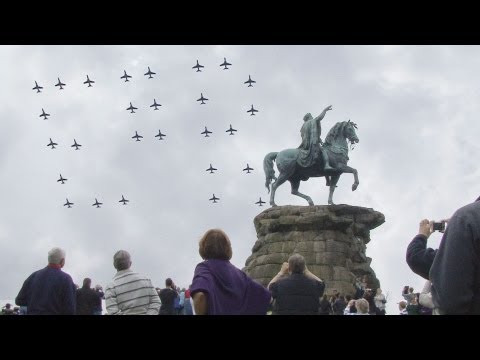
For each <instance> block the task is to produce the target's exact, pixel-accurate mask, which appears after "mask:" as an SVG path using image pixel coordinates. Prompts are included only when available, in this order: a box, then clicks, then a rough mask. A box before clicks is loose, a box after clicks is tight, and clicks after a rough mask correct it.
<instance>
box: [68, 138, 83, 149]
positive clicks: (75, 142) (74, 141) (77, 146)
mask: <svg viewBox="0 0 480 360" xmlns="http://www.w3.org/2000/svg"><path fill="white" fill-rule="evenodd" d="M80 146H82V145H80V144H77V140H75V139H73V145H72V146H70V147H74V148H75V150H78V148H79V147H80Z"/></svg>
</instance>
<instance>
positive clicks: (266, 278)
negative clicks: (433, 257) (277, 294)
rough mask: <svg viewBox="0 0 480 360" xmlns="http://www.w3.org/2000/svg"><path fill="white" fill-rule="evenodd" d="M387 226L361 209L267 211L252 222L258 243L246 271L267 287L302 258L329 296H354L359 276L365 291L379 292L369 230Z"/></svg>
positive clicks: (382, 218) (381, 217) (330, 207)
mask: <svg viewBox="0 0 480 360" xmlns="http://www.w3.org/2000/svg"><path fill="white" fill-rule="evenodd" d="M384 222H385V216H384V215H383V214H382V213H380V212H378V211H375V210H373V209H369V208H364V207H359V206H350V205H321V206H278V207H273V208H270V209H267V210H265V211H263V212H262V213H261V214H259V215H257V216H256V217H255V219H254V224H255V229H256V231H257V241H256V242H255V245H254V246H253V248H252V255H251V256H249V257H248V259H247V261H246V263H245V268H244V269H243V270H244V271H245V272H246V273H247V274H248V275H249V276H250V277H252V278H253V279H255V280H258V281H259V282H261V283H262V284H263V285H267V284H268V283H269V282H270V280H271V279H272V278H273V277H274V276H275V275H276V274H277V273H278V272H279V270H280V267H281V264H282V263H283V262H284V261H287V260H288V258H289V256H290V255H292V254H294V253H298V254H301V255H303V256H304V257H305V260H306V262H307V266H308V269H309V270H310V271H311V272H312V273H314V274H315V275H317V276H318V277H319V278H321V279H323V280H324V281H325V284H326V292H325V293H326V294H327V295H330V294H332V293H333V290H337V291H339V292H340V293H342V294H351V295H353V294H354V286H353V284H354V282H355V278H356V277H358V276H361V277H362V278H366V281H367V287H370V288H377V287H379V286H380V282H379V281H378V279H377V278H376V276H375V272H374V271H373V269H372V268H371V267H370V263H371V260H372V259H371V258H369V257H367V256H366V244H368V243H369V242H370V230H371V229H374V228H376V227H377V226H379V225H381V224H382V223H384ZM365 275H367V276H366V277H365Z"/></svg>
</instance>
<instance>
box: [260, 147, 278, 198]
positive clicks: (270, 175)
mask: <svg viewBox="0 0 480 360" xmlns="http://www.w3.org/2000/svg"><path fill="white" fill-rule="evenodd" d="M277 155H278V152H271V153H268V154H267V155H266V156H265V159H263V170H264V171H265V177H266V179H265V186H266V188H267V189H268V192H269V193H270V183H271V182H272V180H274V179H275V170H274V169H273V162H274V161H275V159H276V158H277Z"/></svg>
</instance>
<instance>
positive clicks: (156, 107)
mask: <svg viewBox="0 0 480 360" xmlns="http://www.w3.org/2000/svg"><path fill="white" fill-rule="evenodd" d="M159 106H162V105H160V104H157V100H155V99H153V104H152V105H150V107H155V109H154V110H158V107H159Z"/></svg>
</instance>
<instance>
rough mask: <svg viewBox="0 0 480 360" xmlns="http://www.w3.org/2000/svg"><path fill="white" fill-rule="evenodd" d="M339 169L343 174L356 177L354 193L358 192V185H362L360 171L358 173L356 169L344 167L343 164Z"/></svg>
mask: <svg viewBox="0 0 480 360" xmlns="http://www.w3.org/2000/svg"><path fill="white" fill-rule="evenodd" d="M337 168H338V170H340V171H341V172H344V173H351V174H353V177H354V179H355V182H354V183H353V185H352V191H355V190H357V187H358V185H359V184H360V182H359V181H358V171H357V169H354V168H352V167H350V166H347V165H343V164H340V165H339V166H338V167H337Z"/></svg>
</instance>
